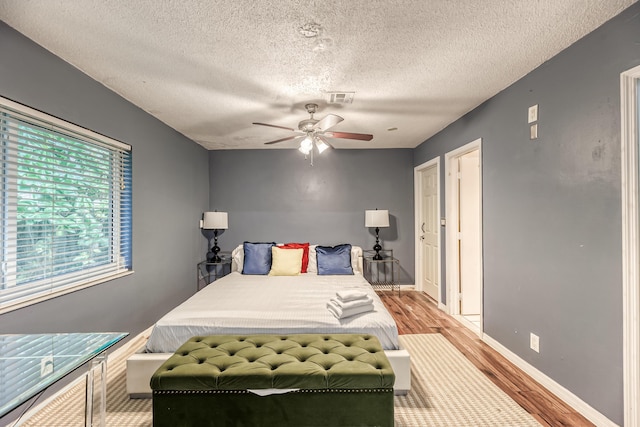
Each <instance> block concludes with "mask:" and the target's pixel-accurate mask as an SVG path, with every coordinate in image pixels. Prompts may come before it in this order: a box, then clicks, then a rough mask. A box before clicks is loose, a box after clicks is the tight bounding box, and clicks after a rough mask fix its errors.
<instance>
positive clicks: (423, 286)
mask: <svg viewBox="0 0 640 427" xmlns="http://www.w3.org/2000/svg"><path fill="white" fill-rule="evenodd" d="M414 189H415V195H414V200H415V210H416V212H415V218H416V232H415V236H416V242H415V245H416V251H415V253H416V267H417V268H416V272H417V275H416V276H417V277H416V289H417V290H419V291H422V292H424V293H426V294H427V295H429V296H430V297H431V298H433V300H434V301H436V302H437V304H438V306H441V305H442V298H441V295H440V282H441V280H440V158H439V157H436V158H435V159H433V160H430V161H428V162H426V163H423V164H422V165H420V166H417V167H415V168H414Z"/></svg>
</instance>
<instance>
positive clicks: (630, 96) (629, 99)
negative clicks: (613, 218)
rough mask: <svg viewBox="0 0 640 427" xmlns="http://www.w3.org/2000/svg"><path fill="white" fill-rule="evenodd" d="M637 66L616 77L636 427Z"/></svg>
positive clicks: (625, 309) (633, 421)
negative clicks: (618, 77)
mask: <svg viewBox="0 0 640 427" xmlns="http://www.w3.org/2000/svg"><path fill="white" fill-rule="evenodd" d="M639 82H640V66H638V67H635V68H632V69H631V70H628V71H625V72H624V73H622V74H621V75H620V110H621V116H622V117H621V143H620V146H621V175H622V183H621V184H622V186H621V189H622V195H621V196H622V197H621V199H622V301H623V302H622V317H623V321H622V338H623V344H622V346H623V357H622V359H623V363H622V366H623V378H624V385H623V388H624V425H625V426H628V427H639V426H640V405H638V401H639V400H638V399H640V336H639V335H640V230H639V228H640V223H639V222H640V221H639V220H638V214H639V213H640V209H639V204H638V203H639V201H638V190H639V189H640V186H639V180H640V178H639V174H640V170H639V167H638V161H639V160H640V159H639V153H638V143H639V142H640V141H638V132H639V126H640V124H639V123H638V121H639V120H640V118H639V117H638V114H639V111H638V84H639Z"/></svg>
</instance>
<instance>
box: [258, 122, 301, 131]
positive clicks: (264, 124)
mask: <svg viewBox="0 0 640 427" xmlns="http://www.w3.org/2000/svg"><path fill="white" fill-rule="evenodd" d="M252 124H254V125H260V126H269V127H271V128H278V129H286V130H290V131H294V132H295V129H292V128H288V127H286V126H278V125H270V124H268V123H256V122H253V123H252Z"/></svg>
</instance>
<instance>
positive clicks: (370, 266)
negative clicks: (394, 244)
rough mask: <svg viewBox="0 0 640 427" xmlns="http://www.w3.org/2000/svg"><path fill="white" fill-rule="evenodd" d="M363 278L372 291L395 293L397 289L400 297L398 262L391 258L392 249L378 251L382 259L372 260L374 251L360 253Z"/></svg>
mask: <svg viewBox="0 0 640 427" xmlns="http://www.w3.org/2000/svg"><path fill="white" fill-rule="evenodd" d="M362 252H363V256H362V260H363V267H364V278H365V279H367V281H368V282H369V283H370V284H371V286H372V287H373V288H374V289H381V290H386V289H390V290H391V291H395V288H396V286H397V287H398V296H400V284H399V283H398V281H397V275H398V274H400V261H399V260H398V259H396V258H394V257H393V249H383V250H381V251H380V255H382V259H380V260H377V259H373V256H374V255H375V254H376V252H375V251H362Z"/></svg>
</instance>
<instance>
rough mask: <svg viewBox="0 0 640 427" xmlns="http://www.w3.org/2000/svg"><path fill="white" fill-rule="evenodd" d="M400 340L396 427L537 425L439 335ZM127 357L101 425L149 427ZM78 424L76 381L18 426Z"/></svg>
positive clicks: (80, 405)
mask: <svg viewBox="0 0 640 427" xmlns="http://www.w3.org/2000/svg"><path fill="white" fill-rule="evenodd" d="M138 339H140V338H138ZM400 341H401V343H402V345H403V346H404V347H405V348H406V349H407V350H408V351H409V353H410V354H411V372H412V378H411V391H410V392H409V394H407V395H406V396H397V397H396V398H395V425H396V426H398V427H422V426H436V427H437V426H441V427H482V426H487V427H489V426H491V427H499V426H504V427H520V426H532V427H539V426H540V424H539V423H538V422H536V420H535V419H534V418H533V417H532V416H531V415H530V414H528V413H527V412H526V411H525V410H524V409H522V408H521V407H520V406H519V405H518V404H517V403H515V402H514V401H513V400H512V399H511V398H510V397H509V396H507V395H506V394H505V393H504V392H503V391H502V390H500V389H499V388H498V387H497V386H496V385H494V384H493V383H492V382H491V381H490V380H489V379H487V378H486V377H485V376H484V374H482V372H480V371H479V370H478V369H477V368H476V367H475V366H473V364H471V362H469V361H468V360H467V359H466V358H465V357H464V355H462V353H460V352H459V351H458V350H457V349H456V348H455V347H454V346H453V345H451V344H450V343H449V341H447V339H446V338H444V337H443V336H442V335H440V334H420V335H401V336H400ZM142 343H144V341H142ZM127 357H128V355H127V354H122V355H120V356H119V357H116V358H113V359H111V358H110V359H109V364H108V367H109V370H108V383H107V387H108V394H107V418H106V424H107V426H114V427H150V426H151V425H152V419H151V418H152V417H151V400H150V399H129V398H128V396H127V394H126V387H125V366H126V363H125V360H126V358H127ZM83 423H84V383H81V384H78V385H77V386H75V387H73V388H71V389H70V390H69V391H68V392H66V393H64V394H63V395H61V396H59V397H57V398H56V399H55V400H53V401H52V402H51V403H49V404H48V405H47V406H46V407H44V408H43V409H41V410H40V411H39V412H37V413H36V414H34V415H33V416H32V417H31V418H29V420H28V421H26V422H25V423H23V424H21V425H23V426H30V427H45V426H46V427H67V426H69V427H72V426H81V425H84V424H83Z"/></svg>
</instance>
